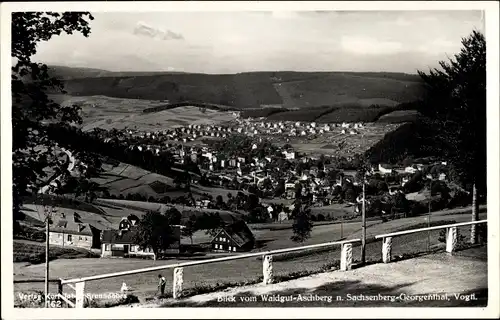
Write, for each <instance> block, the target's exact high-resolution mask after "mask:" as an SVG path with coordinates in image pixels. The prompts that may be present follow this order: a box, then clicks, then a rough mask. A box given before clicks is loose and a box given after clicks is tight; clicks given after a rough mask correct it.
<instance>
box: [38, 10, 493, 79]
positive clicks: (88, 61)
mask: <svg viewBox="0 0 500 320" xmlns="http://www.w3.org/2000/svg"><path fill="white" fill-rule="evenodd" d="M92 14H93V16H94V18H95V19H94V20H93V21H91V29H92V31H91V34H90V36H89V37H88V38H85V37H83V36H82V35H80V34H73V35H71V36H67V35H62V36H59V37H55V38H53V39H51V40H49V41H48V42H44V43H40V45H39V46H38V52H37V54H36V55H35V57H34V59H35V60H37V61H41V62H45V63H47V64H50V65H63V66H73V67H88V68H98V69H105V70H110V71H182V72H198V73H238V72H248V71H285V70H287V71H374V72H378V71H385V72H405V73H416V71H417V70H425V71H427V70H428V69H429V68H430V67H437V62H438V61H439V60H443V59H447V56H450V57H451V56H452V55H453V54H455V53H457V52H458V51H459V50H460V47H461V42H460V41H461V38H462V37H465V36H467V35H469V34H470V33H471V32H472V30H474V29H476V30H479V31H484V26H483V22H482V16H481V11H288V12H287V11H266V12H259V11H238V12H151V13H148V12H95V13H92Z"/></svg>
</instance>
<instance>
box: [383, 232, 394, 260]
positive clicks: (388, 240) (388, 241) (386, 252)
mask: <svg viewBox="0 0 500 320" xmlns="http://www.w3.org/2000/svg"><path fill="white" fill-rule="evenodd" d="M391 255H392V237H385V238H383V239H382V261H383V262H384V263H389V262H391Z"/></svg>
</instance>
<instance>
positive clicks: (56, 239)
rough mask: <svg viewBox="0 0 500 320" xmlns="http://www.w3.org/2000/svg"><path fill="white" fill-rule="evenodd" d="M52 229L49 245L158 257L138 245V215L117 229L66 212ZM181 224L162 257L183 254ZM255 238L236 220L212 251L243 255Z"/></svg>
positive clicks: (223, 229) (222, 232)
mask: <svg viewBox="0 0 500 320" xmlns="http://www.w3.org/2000/svg"><path fill="white" fill-rule="evenodd" d="M52 220H53V221H52V224H51V225H50V227H49V243H50V244H51V245H57V246H60V247H70V248H83V249H87V250H92V249H94V250H98V249H100V255H101V257H102V258H112V257H122V258H123V257H130V258H155V254H154V252H153V250H152V249H151V248H146V249H145V250H143V249H141V247H140V246H139V245H138V244H137V243H136V240H135V235H136V234H137V232H138V230H137V225H138V223H139V218H138V217H137V216H135V215H129V216H127V217H123V218H122V219H121V220H120V222H119V223H118V225H117V226H114V225H113V226H106V227H104V226H102V225H96V223H95V220H93V219H81V218H80V217H79V215H78V214H77V213H74V215H73V216H72V217H69V218H68V217H66V216H65V214H64V213H55V214H54V215H53V217H52ZM183 228H184V226H182V225H174V226H172V230H173V233H174V234H173V238H174V239H175V240H174V241H173V243H172V244H171V245H170V247H169V249H167V250H162V253H163V254H178V253H181V252H182V246H181V230H182V229H183ZM254 244H255V238H254V236H253V234H252V232H251V230H250V228H249V227H248V226H247V224H246V223H245V222H244V221H243V220H236V221H234V222H232V223H228V224H227V225H225V226H223V227H221V228H220V230H219V232H218V233H217V234H216V236H215V237H213V239H212V241H211V243H210V248H211V250H212V251H214V252H242V251H249V250H251V249H253V247H254Z"/></svg>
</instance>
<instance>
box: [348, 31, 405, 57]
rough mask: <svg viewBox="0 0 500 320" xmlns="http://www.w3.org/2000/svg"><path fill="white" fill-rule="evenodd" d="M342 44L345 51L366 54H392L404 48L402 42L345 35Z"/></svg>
mask: <svg viewBox="0 0 500 320" xmlns="http://www.w3.org/2000/svg"><path fill="white" fill-rule="evenodd" d="M340 45H341V48H342V49H343V50H344V51H348V52H351V53H356V54H365V55H380V54H392V53H396V52H400V51H401V50H402V49H403V45H402V44H401V43H400V42H395V41H380V40H377V39H374V38H368V37H356V36H352V37H351V36H343V37H342V38H341V40H340Z"/></svg>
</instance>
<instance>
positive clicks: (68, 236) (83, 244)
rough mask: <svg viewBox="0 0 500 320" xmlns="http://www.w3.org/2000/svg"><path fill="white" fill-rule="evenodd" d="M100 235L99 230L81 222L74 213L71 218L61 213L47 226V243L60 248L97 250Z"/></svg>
mask: <svg viewBox="0 0 500 320" xmlns="http://www.w3.org/2000/svg"><path fill="white" fill-rule="evenodd" d="M54 220H55V219H54ZM100 235H101V230H100V229H98V228H96V227H95V226H93V225H92V224H91V223H89V222H86V221H82V219H81V218H80V216H79V215H78V214H77V213H76V212H75V213H74V215H73V217H71V218H66V216H65V215H64V214H63V213H61V214H60V218H58V219H57V221H54V222H53V223H52V224H51V225H50V226H49V243H50V244H54V245H58V246H62V247H79V248H84V249H91V248H98V247H99V246H100Z"/></svg>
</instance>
